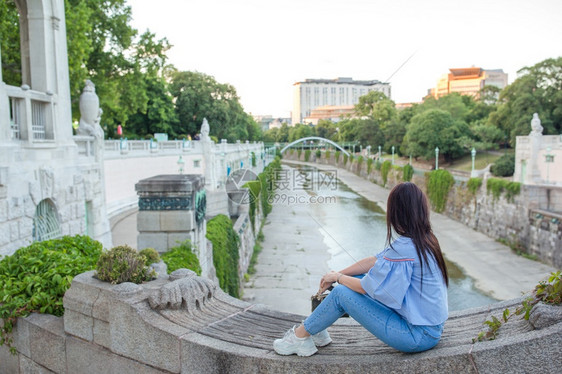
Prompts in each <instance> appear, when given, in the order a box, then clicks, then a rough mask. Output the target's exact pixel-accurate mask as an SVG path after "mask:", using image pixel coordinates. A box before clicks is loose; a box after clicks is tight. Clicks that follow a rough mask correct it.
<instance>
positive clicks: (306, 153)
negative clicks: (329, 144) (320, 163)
mask: <svg viewBox="0 0 562 374" xmlns="http://www.w3.org/2000/svg"><path fill="white" fill-rule="evenodd" d="M310 153H311V151H310V149H307V150H306V151H304V160H305V161H306V162H308V160H310Z"/></svg>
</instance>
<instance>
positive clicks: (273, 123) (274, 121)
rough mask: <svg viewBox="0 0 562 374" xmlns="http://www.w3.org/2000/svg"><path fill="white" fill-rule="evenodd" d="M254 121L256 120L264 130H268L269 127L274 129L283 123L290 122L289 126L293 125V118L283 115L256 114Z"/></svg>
mask: <svg viewBox="0 0 562 374" xmlns="http://www.w3.org/2000/svg"><path fill="white" fill-rule="evenodd" d="M253 118H254V121H256V122H257V123H258V124H259V125H260V127H261V129H262V131H267V130H269V129H273V128H279V127H281V125H282V124H283V123H286V124H288V125H289V126H290V125H291V119H290V118H281V117H275V118H274V117H273V116H272V115H270V114H267V115H254V116H253Z"/></svg>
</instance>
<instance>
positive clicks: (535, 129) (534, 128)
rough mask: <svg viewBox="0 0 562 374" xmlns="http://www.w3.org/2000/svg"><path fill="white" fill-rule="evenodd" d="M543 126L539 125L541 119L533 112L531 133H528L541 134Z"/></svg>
mask: <svg viewBox="0 0 562 374" xmlns="http://www.w3.org/2000/svg"><path fill="white" fill-rule="evenodd" d="M542 130H543V127H542V126H541V120H540V118H539V114H538V113H533V119H532V120H531V133H530V134H529V135H542Z"/></svg>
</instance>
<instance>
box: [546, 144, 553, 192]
mask: <svg viewBox="0 0 562 374" xmlns="http://www.w3.org/2000/svg"><path fill="white" fill-rule="evenodd" d="M551 151H552V148H550V147H548V148H547V149H546V155H544V157H545V162H546V184H548V183H549V181H548V179H549V178H548V177H549V165H550V164H551V163H553V162H554V155H553V154H551V153H550V152H551Z"/></svg>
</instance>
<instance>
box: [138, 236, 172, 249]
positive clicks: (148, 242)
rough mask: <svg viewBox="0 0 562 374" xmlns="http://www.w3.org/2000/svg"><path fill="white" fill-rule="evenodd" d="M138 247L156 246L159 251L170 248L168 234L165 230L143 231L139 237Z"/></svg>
mask: <svg viewBox="0 0 562 374" xmlns="http://www.w3.org/2000/svg"><path fill="white" fill-rule="evenodd" d="M137 248H139V249H140V250H142V249H144V248H154V249H156V250H157V251H158V252H160V253H162V252H166V251H167V250H168V234H166V233H164V232H157V233H156V232H141V233H139V236H138V237H137Z"/></svg>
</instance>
